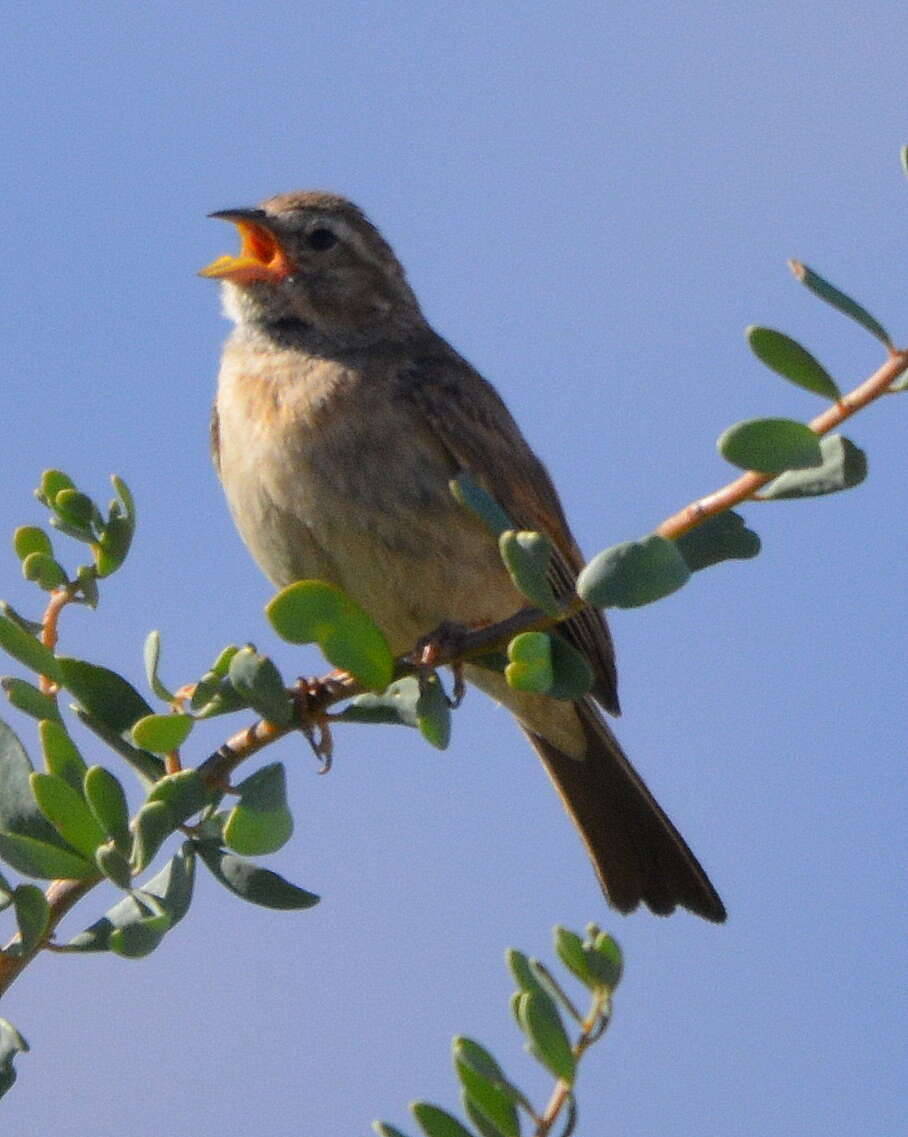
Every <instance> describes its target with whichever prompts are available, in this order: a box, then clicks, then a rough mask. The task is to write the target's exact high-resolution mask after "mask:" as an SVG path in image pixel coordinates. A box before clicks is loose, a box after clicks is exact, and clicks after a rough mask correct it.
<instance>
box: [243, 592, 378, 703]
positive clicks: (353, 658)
mask: <svg viewBox="0 0 908 1137" xmlns="http://www.w3.org/2000/svg"><path fill="white" fill-rule="evenodd" d="M265 612H266V614H267V616H268V619H269V620H270V621H271V625H272V627H273V628H274V630H275V631H276V632H277V633H278V635H279V636H281V637H282V638H283V639H285V640H289V642H290V643H318V645H319V647H320V648H321V650H322V652H323V654H324V655H325V657H326V658H327V659H328V660H329V661H330V662H331V663H333V664H334V666H335V667H339V668H340V669H341V670H342V671H347V672H349V673H350V674H351V675H353V676H354V677H355V678H356V679H358V680H359V682H360V683H362V684H364V685H365V686H366V687H369V688H370V689H372V690H374V691H383V690H384V689H385V688H386V687H387V686H388V684H389V683H390V682H391V679H392V677H393V674H394V657H393V656H392V655H391V649H390V648H389V647H388V641H387V640H386V639H385V637H384V635H383V634H382V632H381V631H380V630H379V629H378V627H377V626H376V625H375V624H374V623H373V622H372V620H371V619H370V618H369V616H367V615H366V613H365V612H364V611H363V610H362V608H360V607H359V605H357V604H354V602H353V601H352V600H351V599H350V598H349V596H345V595H344V593H343V592H341V590H340V589H339V588H335V587H334V585H332V584H327V583H325V581H322V580H300V581H297V583H296V584H291V585H290V587H289V588H285V589H284V590H283V591H282V592H279V593H278V594H277V596H275V597H274V599H273V600H271V602H270V603H269V604H268V605H267V607H266V609H265Z"/></svg>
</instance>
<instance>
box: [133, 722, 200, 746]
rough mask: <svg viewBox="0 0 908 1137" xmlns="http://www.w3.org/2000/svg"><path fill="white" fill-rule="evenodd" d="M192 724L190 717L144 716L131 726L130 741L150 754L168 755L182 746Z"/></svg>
mask: <svg viewBox="0 0 908 1137" xmlns="http://www.w3.org/2000/svg"><path fill="white" fill-rule="evenodd" d="M194 724H195V719H194V718H193V717H192V715H185V714H170V715H146V716H145V717H144V718H141V719H139V721H138V722H137V723H136V724H135V726H133V728H132V732H131V733H132V740H133V742H134V743H135V744H136V746H140V747H142V748H143V749H144V750H150V751H151V752H152V754H170V753H171V751H173V750H178V749H179V748H180V747H181V746H182V745H183V743H184V742H185V741H186V739H187V738H188V737H189V735H190V733H191V731H192V728H193V725H194Z"/></svg>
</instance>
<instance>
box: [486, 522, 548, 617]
mask: <svg viewBox="0 0 908 1137" xmlns="http://www.w3.org/2000/svg"><path fill="white" fill-rule="evenodd" d="M498 549H499V552H500V553H501V559H502V560H503V561H504V565H505V568H506V569H507V570H508V573H509V574H510V577H511V580H512V581H513V582H514V587H515V588H516V589H517V590H518V592H521V593H522V594H523V595H524V596H525V597H526V598H527V600H529V601H530V603H531V604H533V605H535V607H537V608H541V609H542V611H543V612H547V613H548V614H549V615H550V616H554V615H555V614H556V613H557V611H558V601H557V600H556V599H555V594H554V592H553V591H552V586H551V584H549V567H550V565H551V560H552V543H551V541H549V539H548V538H547V537H544V536H543V535H542V534H541V533H532V532H519V533H518V532H516V531H515V530H513V529H508V530H506V531H505V532H504V533H502V534H501V536H500V537H499V538H498Z"/></svg>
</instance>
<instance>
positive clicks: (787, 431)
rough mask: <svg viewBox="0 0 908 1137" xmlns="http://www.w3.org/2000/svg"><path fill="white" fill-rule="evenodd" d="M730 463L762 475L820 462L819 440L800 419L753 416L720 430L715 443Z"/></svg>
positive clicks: (816, 464) (798, 468)
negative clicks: (721, 431)
mask: <svg viewBox="0 0 908 1137" xmlns="http://www.w3.org/2000/svg"><path fill="white" fill-rule="evenodd" d="M716 446H717V447H718V450H719V453H720V454H721V455H722V457H723V458H725V459H726V460H727V461H729V462H731V463H732V465H735V466H740V467H741V468H742V469H744V470H756V471H758V472H759V473H761V474H781V473H782V472H783V471H784V470H803V469H808V468H809V467H811V466H819V465H821V464H822V461H823V455H822V453H821V451H820V440H819V438H817V436H816V435H815V434H814V432H813V431H812V430H811V429H810V427H809V426H807V425H805V424H804V423H803V422H796V421H795V420H794V419H790V418H753V419H747V420H745V421H744V422H737V423H735V424H734V426H730V427H729V428H728V430H726V431H723V433H722V434H721V435H720V436H719V440H718V442H717V443H716Z"/></svg>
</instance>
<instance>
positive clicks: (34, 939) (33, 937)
mask: <svg viewBox="0 0 908 1137" xmlns="http://www.w3.org/2000/svg"><path fill="white" fill-rule="evenodd" d="M13 907H14V909H15V912H16V923H17V924H18V926H19V945H18V946H19V949H20V951H22V952H24V953H26V954H27V953H28V952H30V951H32V950H33V949H34V948H36V947H37V946H38V944H39V943H40V942H41V940H42V939H43V938H44V934H45V933H46V932H47V927H48V924H49V923H50V905H49V904H48V903H47V900H46V899H45V896H44V893H43V892H42V891H41V889H40V888H38V886H37V885H34V884H20V885H19V887H18V888H17V889H16V890H15V891H14V892H13Z"/></svg>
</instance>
